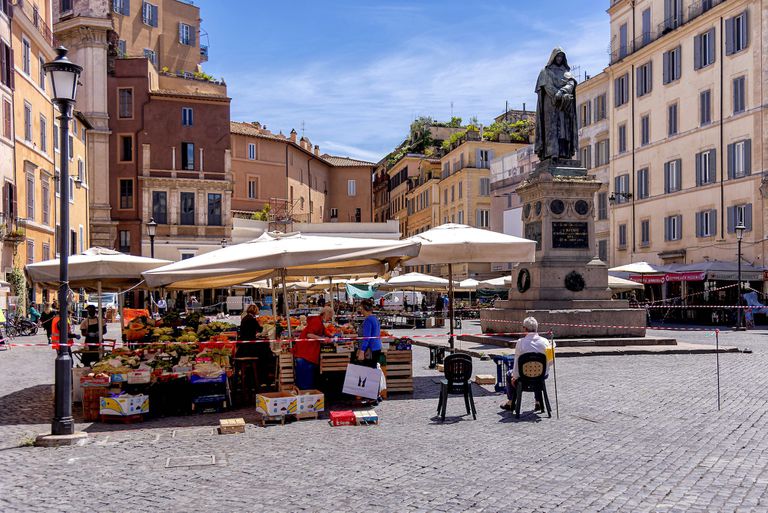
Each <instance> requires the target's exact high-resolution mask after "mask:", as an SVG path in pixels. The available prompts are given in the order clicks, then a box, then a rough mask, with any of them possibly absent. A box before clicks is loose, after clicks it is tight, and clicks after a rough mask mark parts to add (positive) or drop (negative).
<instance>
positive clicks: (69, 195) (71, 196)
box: [67, 176, 75, 203]
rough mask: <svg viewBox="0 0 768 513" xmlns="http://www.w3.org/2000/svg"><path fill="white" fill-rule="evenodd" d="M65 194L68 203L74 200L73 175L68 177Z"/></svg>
mask: <svg viewBox="0 0 768 513" xmlns="http://www.w3.org/2000/svg"><path fill="white" fill-rule="evenodd" d="M67 196H68V199H69V202H70V203H74V202H75V177H74V176H70V177H69V190H68V191H67Z"/></svg>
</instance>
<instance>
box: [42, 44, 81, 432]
mask: <svg viewBox="0 0 768 513" xmlns="http://www.w3.org/2000/svg"><path fill="white" fill-rule="evenodd" d="M56 53H57V57H56V59H54V60H53V61H52V62H48V63H46V64H45V65H44V66H43V67H44V69H45V73H46V75H47V76H48V78H49V81H50V84H51V89H52V95H51V96H52V100H53V103H54V104H55V105H56V107H57V108H58V110H59V113H60V116H59V120H60V121H61V123H60V128H59V132H60V133H59V137H60V144H59V148H61V153H60V156H61V163H60V168H61V172H60V174H59V182H60V185H59V187H60V189H61V195H60V203H59V209H60V212H59V216H60V221H59V224H60V226H61V228H60V232H59V233H60V234H61V236H60V237H59V337H60V339H59V347H58V350H57V353H56V365H55V369H56V370H55V373H56V376H55V380H56V381H55V383H56V384H55V406H54V416H53V423H52V425H51V433H52V434H53V435H55V436H57V435H73V434H74V433H75V422H74V419H73V418H72V352H71V349H70V347H69V327H68V322H69V305H68V300H69V270H68V266H69V123H70V121H72V110H73V109H74V105H75V100H76V98H77V82H78V79H79V78H80V73H81V72H82V71H83V68H82V66H79V65H77V64H75V63H73V62H72V61H70V60H69V59H67V49H66V48H64V47H63V46H60V47H58V48H57V49H56Z"/></svg>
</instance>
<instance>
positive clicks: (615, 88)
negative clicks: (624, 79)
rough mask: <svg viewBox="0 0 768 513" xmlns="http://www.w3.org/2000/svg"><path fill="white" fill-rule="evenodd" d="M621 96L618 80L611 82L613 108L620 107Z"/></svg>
mask: <svg viewBox="0 0 768 513" xmlns="http://www.w3.org/2000/svg"><path fill="white" fill-rule="evenodd" d="M620 101H621V96H620V91H619V79H618V78H617V79H616V80H614V81H613V105H614V107H618V106H620V105H621V103H620Z"/></svg>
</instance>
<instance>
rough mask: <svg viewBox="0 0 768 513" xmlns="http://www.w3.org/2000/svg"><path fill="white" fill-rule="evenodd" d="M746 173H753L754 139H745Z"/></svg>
mask: <svg viewBox="0 0 768 513" xmlns="http://www.w3.org/2000/svg"><path fill="white" fill-rule="evenodd" d="M744 174H746V175H750V174H752V139H747V140H746V141H744Z"/></svg>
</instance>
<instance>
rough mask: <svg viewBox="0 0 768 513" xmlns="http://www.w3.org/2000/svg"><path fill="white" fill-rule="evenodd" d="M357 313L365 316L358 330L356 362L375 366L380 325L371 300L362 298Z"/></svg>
mask: <svg viewBox="0 0 768 513" xmlns="http://www.w3.org/2000/svg"><path fill="white" fill-rule="evenodd" d="M359 313H360V315H361V316H362V317H364V318H365V320H364V321H363V325H362V327H361V330H360V336H361V337H362V339H361V340H360V348H359V349H358V351H357V362H358V363H359V364H360V365H365V366H366V367H371V368H374V369H375V368H376V364H377V363H379V357H380V356H381V325H380V324H379V319H378V318H377V317H376V316H375V315H373V301H372V300H370V299H363V301H362V302H361V303H360V309H359Z"/></svg>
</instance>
